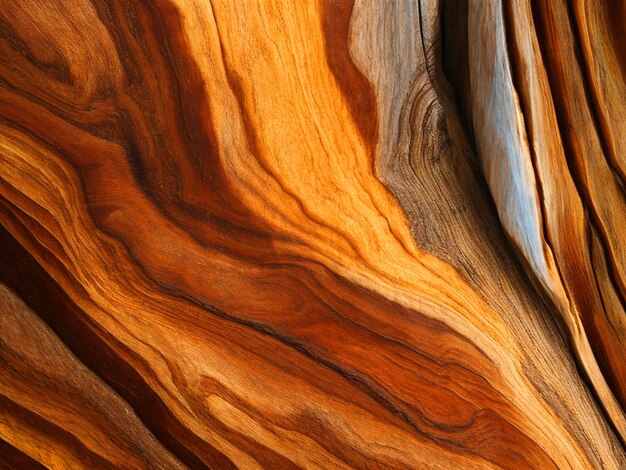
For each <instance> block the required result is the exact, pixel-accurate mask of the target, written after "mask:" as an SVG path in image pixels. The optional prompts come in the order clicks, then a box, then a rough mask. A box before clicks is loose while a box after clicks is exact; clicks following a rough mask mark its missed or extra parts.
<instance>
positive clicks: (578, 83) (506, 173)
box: [468, 0, 626, 442]
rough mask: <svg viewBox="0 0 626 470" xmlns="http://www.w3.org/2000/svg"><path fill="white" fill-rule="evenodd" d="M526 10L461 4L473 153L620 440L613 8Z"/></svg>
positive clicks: (618, 89)
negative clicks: (594, 237) (594, 235)
mask: <svg viewBox="0 0 626 470" xmlns="http://www.w3.org/2000/svg"><path fill="white" fill-rule="evenodd" d="M531 3H532V2H528V1H523V0H519V1H517V0H516V1H513V2H503V3H502V4H501V3H499V2H493V3H490V4H489V6H490V7H489V8H488V9H486V8H485V6H484V4H483V3H482V2H469V12H468V18H469V19H468V25H469V27H468V44H469V47H468V49H469V56H470V60H469V64H470V66H469V68H470V82H472V84H471V98H470V102H471V104H470V107H471V113H472V120H473V129H474V132H475V136H476V141H477V148H478V153H479V157H480V160H481V164H482V167H483V169H484V170H483V171H484V172H485V176H486V178H487V182H488V184H489V187H490V190H491V194H492V196H493V198H494V200H495V203H496V206H497V208H498V213H499V216H500V220H501V222H502V224H503V226H504V229H505V230H506V232H507V234H508V236H509V237H510V238H511V240H512V241H513V244H514V246H515V248H516V250H517V251H518V253H519V254H520V256H521V259H522V260H523V262H524V264H525V265H526V266H527V268H528V271H529V272H531V273H532V275H533V276H534V277H535V278H536V279H537V281H538V284H539V285H540V286H541V287H542V289H543V290H544V291H545V292H547V293H548V295H549V296H550V298H551V300H552V302H553V303H554V305H555V306H556V308H557V310H558V311H559V314H560V317H561V319H562V320H563V324H564V325H565V327H566V330H567V332H568V335H569V339H570V344H571V346H572V349H573V351H574V355H575V356H576V358H577V360H578V363H579V365H580V366H581V368H582V370H583V372H584V375H585V376H586V378H587V380H589V381H590V383H591V384H592V387H593V389H594V391H595V393H596V394H597V396H598V398H599V401H600V403H601V404H602V406H603V408H604V409H605V411H606V413H607V414H608V416H609V418H610V421H611V423H612V425H613V426H614V427H615V428H616V429H617V432H618V434H619V435H620V438H621V440H622V442H624V441H625V440H626V420H625V418H624V413H623V406H624V403H625V402H624V390H625V389H624V368H623V363H624V351H625V349H624V331H623V329H620V327H619V325H620V324H621V321H622V320H621V319H623V318H624V314H625V312H624V303H623V300H620V299H623V298H624V297H623V293H624V292H625V291H624V287H623V283H622V279H623V276H622V271H623V267H624V263H623V257H624V245H623V243H621V240H622V239H623V234H624V230H625V229H626V225H625V224H624V223H625V221H626V214H624V198H623V195H624V193H623V181H622V178H621V176H620V175H621V174H622V170H621V169H620V165H621V163H620V161H619V160H620V158H621V156H620V155H621V154H620V152H619V151H618V150H617V149H618V148H619V142H618V140H617V139H618V137H617V136H618V135H620V133H619V130H618V129H619V126H620V125H621V124H620V123H621V121H622V120H623V119H622V118H620V116H621V115H622V113H621V110H620V108H619V106H620V105H619V104H616V106H614V107H613V106H610V105H609V104H608V103H609V102H608V99H611V100H612V101H614V102H615V103H620V102H621V101H623V99H622V98H621V95H622V94H623V93H622V91H623V90H622V88H623V84H624V82H623V75H622V72H621V66H620V65H619V62H620V55H619V48H618V47H617V46H616V42H615V39H614V38H615V36H614V35H615V33H614V32H613V33H611V32H610V31H611V27H612V24H613V23H612V22H611V21H609V19H608V15H609V14H610V13H614V14H619V11H620V10H619V9H618V10H617V11H612V9H611V8H609V7H607V8H605V7H604V6H600V5H597V6H594V5H592V3H590V2H578V3H576V4H574V5H572V6H571V8H570V7H568V6H567V5H566V3H565V2H561V1H557V2H549V3H543V2H535V3H532V5H531ZM592 38H593V39H592ZM592 41H593V45H592ZM485 44H486V45H488V47H484V45H485ZM621 59H623V56H622V57H621ZM609 76H610V77H612V78H611V79H608V77H609ZM494 83H495V84H496V86H494ZM512 188H515V189H512ZM592 231H593V232H597V233H598V234H599V235H600V238H599V240H600V241H601V244H600V245H596V244H593V245H594V247H595V248H593V249H592V240H591V235H590V233H591V232H592ZM618 240H619V241H618ZM605 263H608V264H605ZM616 325H617V327H616Z"/></svg>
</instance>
